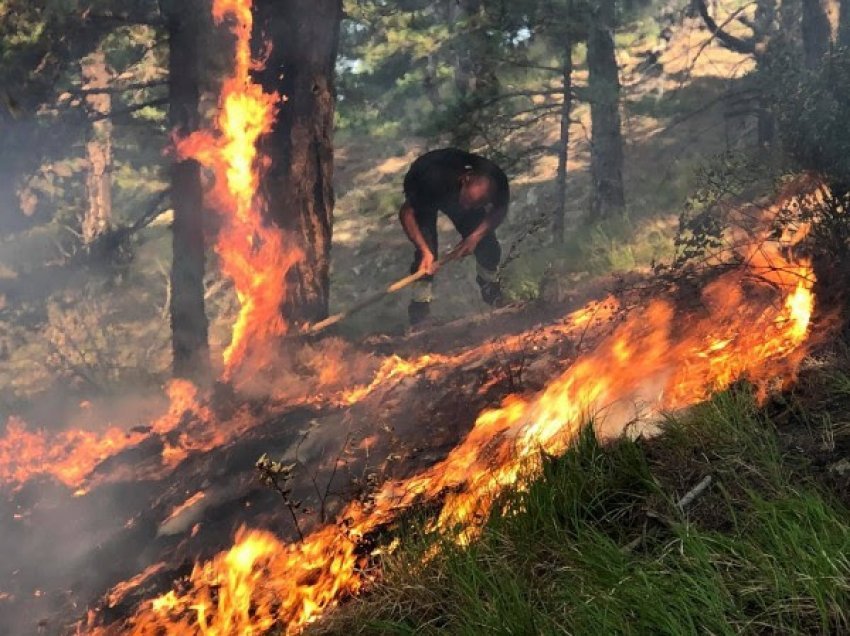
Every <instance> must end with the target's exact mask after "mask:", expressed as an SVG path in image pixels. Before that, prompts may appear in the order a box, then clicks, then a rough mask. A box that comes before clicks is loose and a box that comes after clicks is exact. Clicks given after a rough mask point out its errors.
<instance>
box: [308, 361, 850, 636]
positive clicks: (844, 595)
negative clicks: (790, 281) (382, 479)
mask: <svg viewBox="0 0 850 636" xmlns="http://www.w3.org/2000/svg"><path fill="white" fill-rule="evenodd" d="M830 378H831V379H830ZM816 384H817V386H818V391H814V392H811V391H810V392H809V397H807V399H806V400H802V399H800V398H797V397H795V396H793V395H792V396H785V397H784V398H783V399H782V400H779V401H775V402H774V403H772V404H771V405H769V407H767V408H761V407H759V406H758V405H757V404H756V402H755V400H754V398H753V397H752V394H751V392H750V391H749V390H748V389H747V388H745V387H744V388H738V389H735V390H731V391H729V392H726V393H723V394H720V395H718V396H716V397H715V398H714V399H712V400H711V401H709V402H708V403H706V404H703V405H700V406H698V407H696V408H694V409H693V410H692V411H691V412H690V413H689V414H687V415H684V416H678V417H671V418H670V419H669V420H668V421H667V423H666V425H665V430H664V433H663V434H662V435H661V436H660V437H658V438H656V439H654V440H651V441H646V440H638V441H636V442H635V441H628V440H622V441H619V442H616V443H613V444H611V445H608V446H606V447H602V446H600V445H599V444H598V443H597V442H596V440H595V438H594V437H593V435H592V434H588V433H585V434H584V435H583V436H582V437H581V439H580V440H579V441H578V442H577V444H576V445H575V446H574V448H573V449H572V450H571V451H569V452H568V453H567V454H566V455H565V456H564V457H561V458H547V459H546V460H545V461H544V464H543V468H542V471H541V473H540V474H538V475H536V476H535V477H534V478H533V479H531V480H530V481H529V482H528V484H527V485H526V487H525V488H523V489H518V490H517V491H514V492H510V493H507V494H505V496H504V497H503V498H502V500H501V504H500V506H499V507H498V509H497V512H495V513H494V514H493V515H492V516H491V518H490V519H489V520H488V521H487V523H486V525H485V527H484V529H483V532H482V534H481V536H480V538H479V539H478V540H477V541H475V542H474V543H473V544H472V545H470V546H469V547H466V548H463V547H459V546H456V545H454V544H453V543H451V542H449V541H447V540H445V539H443V538H441V537H438V536H434V535H433V534H429V533H427V532H425V531H424V530H422V528H424V527H425V526H424V524H421V523H416V522H414V523H405V524H403V526H404V527H403V529H401V530H399V532H400V535H401V546H402V547H401V548H400V549H399V550H398V551H397V552H396V553H394V554H393V555H391V556H389V557H386V558H385V561H384V564H383V572H384V579H383V581H382V582H381V583H380V584H377V585H376V586H375V588H374V589H373V590H372V592H371V593H370V594H368V595H366V596H365V597H364V598H363V599H361V600H357V601H354V602H351V603H349V604H348V605H347V606H344V607H343V608H342V609H341V610H339V611H338V612H337V613H336V614H335V615H333V616H331V617H329V619H328V620H327V621H325V622H324V623H323V624H321V625H319V626H317V627H315V628H314V629H315V630H316V632H318V633H328V634H343V633H345V634H350V633H358V634H414V633H416V634H420V633H421V634H432V633H433V634H436V633H448V634H469V635H472V634H491V633H492V634H556V633H558V634H694V633H713V634H739V633H747V634H751V633H782V634H804V633H805V634H808V633H846V630H847V629H848V628H850V616H848V613H847V610H846V609H845V608H846V607H850V560H848V555H850V514H848V512H850V511H848V509H847V507H845V504H844V503H841V502H840V500H839V495H840V494H841V493H840V492H839V491H837V490H835V489H834V487H833V486H834V484H832V482H831V481H830V479H829V478H828V475H829V474H831V473H830V471H828V470H824V471H822V472H819V471H818V470H817V468H816V466H815V464H816V463H817V461H820V460H817V461H816V460H815V458H814V456H815V455H817V454H818V453H820V452H821V450H822V444H821V443H820V442H821V441H822V440H823V439H824V433H825V430H824V426H826V424H825V422H827V421H828V420H830V418H827V417H825V415H826V414H827V411H831V412H832V416H831V418H832V419H835V420H839V419H841V417H842V414H844V413H846V412H847V410H846V409H847V407H848V404H850V399H848V396H850V392H849V391H848V387H850V379H848V377H847V376H846V375H844V374H843V373H833V374H832V375H831V376H828V375H827V374H823V373H819V374H818V376H817V379H816ZM815 394H817V395H818V396H819V397H817V398H816V399H812V398H811V396H814V395H815ZM834 431H835V429H834V427H833V433H834ZM830 439H832V440H833V442H835V438H834V437H832V438H830ZM844 441H847V440H845V439H844V438H843V437H841V434H840V431H839V439H838V443H837V444H836V443H833V444H832V449H833V450H832V452H833V453H834V454H836V458H837V457H838V456H840V453H839V452H838V451H836V450H835V449H836V448H838V449H840V448H842V443H843V442H844ZM848 446H850V445H847V446H844V447H845V448H846V447H848ZM820 459H823V458H822V457H821V458H820ZM833 459H835V458H833ZM706 475H711V476H712V477H713V482H712V484H711V486H710V487H709V488H708V490H706V491H705V493H704V494H702V495H701V496H700V497H698V498H697V499H696V500H695V502H694V503H693V504H692V505H691V506H689V507H688V508H687V509H686V510H684V511H682V510H680V509H679V508H678V507H677V504H676V501H678V500H679V498H680V497H681V496H682V495H683V494H684V493H685V492H687V491H688V490H690V489H691V488H692V487H693V486H694V485H695V484H697V483H698V482H699V481H700V480H701V479H702V478H703V477H704V476H706ZM435 547H436V548H438V549H437V550H436V552H434V548H435ZM427 555H431V556H427Z"/></svg>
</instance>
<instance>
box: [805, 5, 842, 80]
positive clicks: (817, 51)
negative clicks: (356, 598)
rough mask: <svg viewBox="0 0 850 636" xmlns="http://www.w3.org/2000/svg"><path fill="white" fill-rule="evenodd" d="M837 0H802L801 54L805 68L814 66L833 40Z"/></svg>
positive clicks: (836, 16) (836, 17)
mask: <svg viewBox="0 0 850 636" xmlns="http://www.w3.org/2000/svg"><path fill="white" fill-rule="evenodd" d="M836 2H837V0H803V17H802V29H803V55H804V57H805V64H806V68H810V69H813V68H816V67H817V66H818V65H819V64H820V62H821V60H822V59H823V57H824V56H825V55H826V54H827V52H829V49H830V47H831V45H832V43H833V42H834V41H835V39H834V35H835V31H834V27H835V26H837V20H838V7H837V6H836Z"/></svg>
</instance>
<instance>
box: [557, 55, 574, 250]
mask: <svg viewBox="0 0 850 636" xmlns="http://www.w3.org/2000/svg"><path fill="white" fill-rule="evenodd" d="M561 81H562V87H563V92H564V103H563V106H562V107H561V138H560V142H559V145H558V175H557V183H558V205H557V208H555V221H554V224H553V228H552V230H553V233H554V235H555V243H557V244H559V245H560V244H563V242H564V226H565V220H566V212H567V164H568V162H569V158H570V114H571V113H572V109H573V45H572V42H571V41H569V40H567V42H565V43H564V63H563V78H562V80H561Z"/></svg>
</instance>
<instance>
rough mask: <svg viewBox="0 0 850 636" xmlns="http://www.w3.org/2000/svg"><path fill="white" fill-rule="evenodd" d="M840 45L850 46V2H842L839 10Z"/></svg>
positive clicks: (846, 0) (844, 0)
mask: <svg viewBox="0 0 850 636" xmlns="http://www.w3.org/2000/svg"><path fill="white" fill-rule="evenodd" d="M838 44H839V45H840V46H850V0H841V6H840V7H839V9H838Z"/></svg>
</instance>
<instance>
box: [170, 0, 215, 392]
mask: <svg viewBox="0 0 850 636" xmlns="http://www.w3.org/2000/svg"><path fill="white" fill-rule="evenodd" d="M171 6H172V8H171V11H169V12H168V16H167V21H168V36H169V45H170V58H169V98H170V109H169V122H170V124H171V127H172V128H173V129H174V130H175V131H177V133H178V134H180V135H188V134H189V133H191V132H193V131H195V130H197V129H198V124H199V114H198V104H199V101H200V59H201V47H200V33H199V19H200V16H201V15H203V7H202V6H201V5H200V4H199V2H197V1H196V0H177V1H175V2H174V3H173V5H171ZM171 200H172V202H173V207H174V225H173V229H172V232H173V262H172V266H171V335H172V351H173V362H172V364H173V372H174V375H175V376H176V377H181V378H188V379H191V380H194V381H197V382H205V381H206V380H208V379H209V373H210V363H209V344H208V329H209V326H208V321H207V316H206V313H205V310H204V256H205V246H204V222H203V189H202V186H201V168H200V165H198V163H197V162H195V161H175V163H174V164H173V165H172V166H171Z"/></svg>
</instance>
